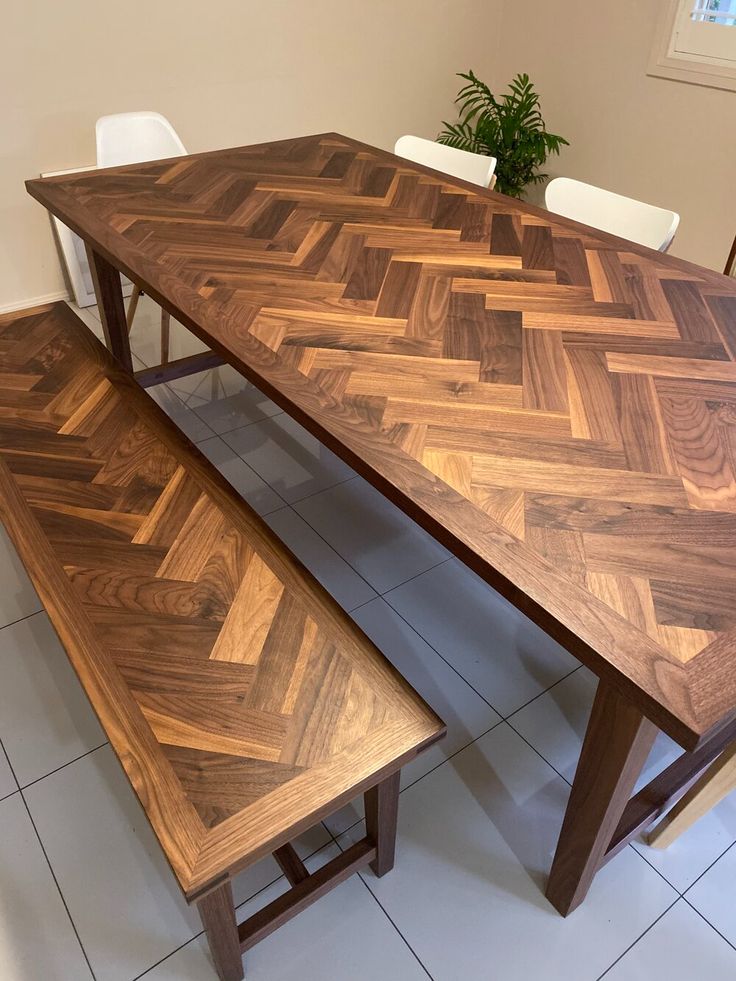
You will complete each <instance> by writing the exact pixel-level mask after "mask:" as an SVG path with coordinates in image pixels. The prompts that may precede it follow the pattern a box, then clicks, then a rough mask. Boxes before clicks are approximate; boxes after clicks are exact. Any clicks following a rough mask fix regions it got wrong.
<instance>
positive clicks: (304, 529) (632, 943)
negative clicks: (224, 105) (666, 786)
mask: <svg viewBox="0 0 736 981" xmlns="http://www.w3.org/2000/svg"><path fill="white" fill-rule="evenodd" d="M85 320H86V322H87V323H88V325H89V326H90V327H91V328H92V329H95V330H96V331H97V332H99V321H98V320H97V318H96V312H95V310H94V309H93V308H92V309H90V310H87V311H86V312H85ZM157 324H158V312H157V309H156V307H155V304H153V303H152V302H151V301H150V300H149V299H148V298H144V299H143V300H142V301H141V308H140V310H139V314H138V316H137V318H136V325H135V327H134V330H133V333H132V345H133V350H134V353H135V354H136V355H137V357H138V358H140V359H141V362H143V363H146V364H151V363H152V362H154V361H155V360H156V358H157V348H156V344H157V339H158V335H157V332H156V331H157ZM200 347H201V346H200V345H199V342H197V341H196V340H194V339H192V338H191V337H190V336H189V335H187V333H186V332H185V331H184V329H183V328H180V327H178V326H175V327H174V329H173V331H172V357H181V356H184V355H186V354H190V353H193V351H194V350H198V349H200ZM154 394H155V397H156V399H157V401H158V402H159V404H160V405H162V407H163V408H164V409H165V411H167V412H168V413H169V414H170V415H171V417H172V418H173V419H174V420H175V421H176V423H177V424H178V425H179V426H181V428H182V429H183V430H184V431H185V432H186V433H187V434H188V435H189V436H190V438H192V439H193V440H195V441H196V442H198V443H199V445H200V448H201V449H202V451H203V452H204V453H205V455H207V456H208V457H209V459H210V460H212V461H213V463H214V464H215V465H216V466H218V467H219V468H220V469H221V470H222V472H223V474H224V475H225V476H226V478H227V479H228V480H229V481H230V482H231V483H232V485H233V486H234V487H235V489H236V490H237V491H238V492H239V493H240V494H241V495H242V496H243V497H244V498H245V499H246V500H248V501H249V502H250V503H251V505H252V506H253V507H254V508H255V509H256V510H257V511H259V512H260V513H261V514H263V515H264V516H265V519H266V520H267V522H268V523H269V524H270V525H271V527H272V528H273V529H274V531H275V532H276V534H278V535H279V536H280V537H281V538H282V539H283V540H284V541H285V542H286V543H287V545H288V546H289V547H290V548H291V549H292V550H293V551H294V552H295V553H296V554H297V555H298V556H299V557H300V559H301V560H302V561H303V562H304V563H305V564H306V565H307V566H308V567H309V568H311V569H312V571H313V572H314V574H315V575H316V576H317V578H318V579H319V580H320V581H321V582H322V583H323V584H324V585H325V587H326V588H327V589H328V590H329V591H330V592H332V594H333V595H334V596H335V597H336V599H337V600H338V602H340V603H341V604H342V606H343V607H344V608H345V609H347V610H348V611H350V612H351V613H352V616H353V617H354V619H355V620H356V622H357V623H358V624H359V625H360V626H361V627H362V628H363V629H364V630H365V631H366V633H367V634H368V635H369V636H370V637H371V638H373V640H374V641H375V642H376V643H377V644H378V646H379V647H380V648H381V649H382V650H383V651H384V652H385V653H386V655H387V657H389V659H390V660H392V661H393V663H394V664H396V666H397V667H398V669H399V670H400V671H401V672H402V673H403V674H404V675H405V676H406V677H407V678H408V679H409V680H410V681H411V682H412V684H414V686H415V687H416V688H417V689H418V690H419V691H420V692H421V693H422V694H423V695H424V696H425V697H426V698H427V699H428V700H429V701H430V702H431V704H432V705H434V706H435V708H436V709H437V710H438V711H439V713H440V714H441V715H442V716H443V717H444V718H445V720H446V721H447V723H448V736H447V739H446V740H445V742H444V743H443V744H440V745H438V746H436V747H434V748H433V749H432V750H430V752H428V753H427V754H426V755H425V756H424V757H423V758H420V759H418V760H416V761H415V762H414V763H413V764H411V765H410V766H408V767H406V770H405V772H404V774H403V780H402V788H403V789H402V795H401V799H402V806H401V819H400V837H399V847H398V858H397V865H396V868H395V869H394V871H393V872H392V873H391V874H390V875H388V876H386V877H385V878H383V879H381V880H378V879H376V878H375V877H374V876H373V875H372V873H370V872H366V873H365V874H363V875H361V876H356V877H353V878H352V879H351V880H349V881H348V882H346V883H344V884H343V885H341V886H340V887H339V888H338V889H336V890H335V891H334V892H333V893H331V894H330V895H328V896H327V897H325V898H323V899H322V900H320V901H319V902H318V903H317V904H316V905H314V906H313V907H311V908H310V909H309V910H308V911H306V912H304V913H303V914H301V915H300V916H299V917H297V918H296V919H295V920H293V921H292V922H291V923H289V924H288V925H287V926H285V927H283V928H282V929H281V930H279V931H277V932H276V933H275V934H274V935H272V936H271V937H270V938H268V939H267V940H266V941H264V942H263V943H262V944H260V945H259V946H258V947H257V948H255V949H254V950H253V951H252V952H250V954H249V955H248V958H247V964H248V977H249V978H250V979H251V981H297V979H299V981H312V979H314V981H369V979H370V981H374V979H376V978H380V979H381V981H415V979H416V981H419V979H421V978H425V979H426V978H427V977H429V978H432V979H435V981H460V979H462V981H488V979H494V981H516V979H522V978H523V979H525V981H526V979H530V978H540V979H545V981H547V979H551V981H556V979H559V981H595V979H598V978H602V977H604V976H605V978H607V979H610V981H638V979H641V981H644V979H646V981H652V979H659V978H663V979H664V978H667V981H691V979H693V978H696V977H703V978H708V979H709V981H726V979H727V978H729V979H730V978H733V977H736V949H735V948H736V912H734V910H735V909H736V905H735V904H734V902H733V896H734V890H733V883H734V881H736V847H733V846H734V844H735V843H736V800H729V799H727V800H725V801H723V803H722V804H720V805H719V806H718V807H717V808H715V809H714V811H713V812H712V813H711V814H709V815H708V816H707V817H706V818H705V819H703V820H702V821H701V822H699V823H698V824H696V825H695V826H694V827H693V828H691V829H690V830H689V831H688V832H686V834H684V835H683V836H682V838H680V839H679V840H678V841H677V842H676V843H675V844H674V845H672V846H671V847H670V848H669V849H667V850H666V851H663V852H660V851H656V850H654V849H651V848H649V847H648V846H647V845H646V844H645V843H644V842H642V841H640V842H637V843H635V844H634V845H632V846H630V847H628V848H626V849H625V850H624V851H623V852H622V853H621V854H620V855H619V856H618V857H617V858H616V859H615V860H614V861H612V862H611V863H610V864H609V865H608V866H606V868H605V869H604V870H603V872H602V873H601V874H600V875H599V877H598V878H597V879H596V882H595V883H594V886H593V889H592V890H591V893H590V896H589V898H588V900H587V901H586V903H585V904H584V905H583V906H582V907H581V908H580V909H579V910H577V911H576V912H575V913H574V914H573V915H572V916H570V917H568V918H567V919H564V920H563V919H562V918H561V917H559V916H558V915H557V914H556V913H555V912H554V911H553V910H552V909H551V907H550V906H549V905H548V903H547V902H546V900H545V899H544V895H543V891H542V889H543V884H544V877H545V874H546V872H547V870H548V868H549V863H550V860H551V855H552V851H553V848H554V842H555V836H556V834H557V831H558V828H559V824H560V821H561V818H562V813H563V809H564V806H565V801H566V799H567V795H568V792H569V782H570V780H571V779H572V776H573V773H574V768H575V762H576V755H577V752H578V750H579V746H580V741H581V738H582V734H583V731H584V727H585V723H586V719H587V714H588V712H589V710H590V704H591V700H592V697H593V693H594V689H595V679H594V678H593V677H592V676H591V675H590V674H589V673H588V672H587V671H586V669H584V668H580V667H579V666H578V662H577V661H575V660H574V659H573V658H571V657H570V656H569V655H568V654H567V653H566V652H565V651H563V650H562V649H561V648H559V647H558V646H557V645H555V644H554V643H553V642H552V641H550V640H549V639H548V638H546V637H545V636H544V635H543V634H541V633H540V632H539V631H538V630H537V629H536V628H535V627H534V626H533V625H532V624H530V623H529V622H528V621H526V620H524V618H523V617H522V616H521V615H520V614H518V613H517V612H516V611H515V610H514V609H513V608H512V607H510V606H509V605H508V604H507V603H506V602H505V601H504V600H503V599H501V597H499V596H498V595H497V594H496V593H494V592H493V591H492V590H490V589H489V588H488V587H486V586H485V585H484V584H483V583H482V582H480V580H478V579H477V578H476V577H475V576H473V575H472V574H471V573H469V572H467V570H465V569H464V568H463V567H462V566H461V565H460V564H459V563H458V562H457V561H456V560H454V559H449V558H448V556H447V553H446V552H445V551H444V549H442V548H440V546H438V545H437V544H436V543H435V542H433V541H432V540H431V539H429V538H428V537H427V536H426V535H425V534H424V533H423V532H422V531H421V530H420V529H418V528H417V527H416V526H415V525H413V524H412V523H411V522H409V521H408V520H407V519H406V518H404V517H403V515H401V514H400V513H399V512H396V511H395V509H393V508H392V507H391V506H390V505H387V504H386V502H385V501H383V500H382V499H381V498H380V496H379V495H377V494H376V493H375V492H374V491H372V489H371V488H370V487H368V485H366V484H364V482H363V481H362V480H361V479H359V478H356V477H355V475H354V474H353V472H352V471H351V470H350V468H349V467H346V466H345V464H343V463H342V462H341V461H339V460H338V459H337V458H336V457H334V455H333V454H331V453H329V452H328V451H327V450H325V449H324V448H323V447H321V446H320V445H319V443H317V442H316V441H315V440H314V439H313V438H312V437H309V436H308V435H307V434H306V433H305V432H304V430H302V429H301V428H300V427H298V426H297V425H296V424H295V423H293V422H292V421H291V420H290V419H289V417H288V416H285V415H284V414H283V413H281V412H280V411H279V409H278V407H277V406H275V405H274V403H273V402H270V401H269V400H268V399H266V398H265V397H264V396H262V395H261V394H260V393H259V392H257V390H256V389H254V388H253V386H251V385H249V384H248V383H246V382H245V381H244V380H243V379H241V378H239V376H237V374H236V373H235V372H233V371H232V370H231V369H229V368H220V369H214V370H213V371H210V372H205V373H203V374H202V375H199V376H195V377H192V378H187V379H182V380H180V381H178V382H175V383H172V384H170V385H165V386H158V389H157V391H156V392H155V393H154ZM40 610H41V605H40V603H39V601H38V598H37V597H36V595H35V593H34V591H33V588H32V587H31V585H30V583H29V582H28V579H27V577H26V576H25V574H24V572H23V570H22V568H21V567H20V565H19V563H18V561H17V558H16V556H15V554H14V552H13V550H12V547H11V546H10V544H9V542H8V540H7V538H6V537H5V535H4V534H2V533H0V741H1V742H2V749H1V750H0V827H1V828H2V832H3V833H2V835H0V978H2V981H57V979H58V981H88V979H92V978H96V979H98V981H133V979H134V978H139V977H142V978H146V979H148V981H215V978H216V975H215V972H214V969H213V967H212V964H211V961H210V959H209V954H208V952H207V947H206V944H205V943H204V941H203V938H202V935H201V929H200V925H199V922H198V919H197V916H196V914H195V913H194V911H193V910H191V909H188V908H187V907H186V904H185V903H184V902H183V901H182V898H181V895H180V893H179V891H178V888H177V886H176V884H175V882H174V880H173V878H172V875H171V873H170V871H169V869H168V867H167V866H166V863H165V861H164V859H163V856H162V853H161V851H160V849H159V848H158V846H157V845H156V843H155V841H154V839H153V837H152V835H151V832H150V830H149V828H148V825H147V823H146V821H145V819H144V818H143V814H142V811H141V809H140V807H139V805H138V803H137V802H136V800H135V798H134V796H133V794H132V792H131V791H130V789H129V787H128V785H127V782H126V781H125V779H124V778H123V776H122V773H121V771H120V768H119V766H118V764H117V762H116V761H115V759H114V757H113V754H112V752H111V750H110V748H109V747H108V746H107V745H105V744H104V735H103V734H102V733H101V732H100V730H99V727H98V725H97V723H96V721H95V718H94V715H93V714H92V713H91V711H90V709H89V706H88V705H87V704H86V701H85V698H84V695H83V693H82V692H81V690H80V688H79V685H78V682H77V681H76V678H75V676H74V674H73V672H72V671H71V670H70V669H69V666H68V664H67V662H66V660H65V658H64V656H63V654H62V652H61V650H60V648H59V644H58V641H57V640H56V638H55V636H54V634H53V631H52V630H51V629H50V627H49V624H48V620H47V619H46V616H45V614H44V613H42V612H39V611H40ZM675 753H676V748H675V747H674V746H673V745H672V744H671V743H670V742H669V740H666V739H664V738H662V739H660V740H658V742H657V744H656V745H655V748H654V750H653V752H652V756H651V757H650V760H649V763H648V765H647V768H646V769H647V776H648V777H650V776H651V775H652V774H653V773H656V772H658V771H659V770H661V769H662V768H663V767H664V766H666V765H667V763H669V762H670V760H671V759H672V758H673V755H674V754H675ZM19 788H20V789H19ZM361 829H362V810H361V806H360V802H356V803H355V804H353V805H350V806H348V807H346V808H344V809H343V810H342V811H340V812H339V813H338V814H336V815H334V816H333V817H332V818H331V819H330V820H329V821H327V822H326V826H322V825H320V826H318V827H317V828H315V829H312V831H311V832H309V833H308V834H307V835H305V836H303V838H302V839H300V841H299V843H298V847H299V851H300V853H301V854H302V856H303V857H304V858H305V860H307V864H308V865H310V867H312V868H315V867H317V866H318V865H319V864H321V863H322V862H324V861H327V860H328V859H329V858H330V857H331V856H332V855H333V854H335V853H336V850H337V849H338V848H339V847H340V846H345V845H347V844H348V843H349V842H350V841H351V840H352V839H354V838H355V836H357V835H360V834H361V833H362V830H361ZM234 885H235V894H236V898H237V901H238V903H240V904H242V910H243V911H245V912H248V913H250V912H252V911H254V910H255V909H257V908H258V907H259V906H261V905H263V904H264V903H266V902H268V901H269V900H270V899H272V898H273V897H274V896H276V895H278V893H279V892H280V891H281V890H282V889H283V888H284V881H283V879H282V878H281V877H280V876H279V870H278V867H277V866H276V865H275V863H274V862H273V860H271V859H267V860H264V861H262V862H260V863H258V864H257V865H256V866H254V867H253V868H251V869H249V870H247V871H246V872H245V873H243V874H241V875H240V876H238V877H237V879H236V881H235V884H234Z"/></svg>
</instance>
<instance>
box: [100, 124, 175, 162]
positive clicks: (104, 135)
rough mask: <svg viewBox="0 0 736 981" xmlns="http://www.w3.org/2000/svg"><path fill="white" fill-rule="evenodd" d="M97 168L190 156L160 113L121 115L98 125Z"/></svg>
mask: <svg viewBox="0 0 736 981" xmlns="http://www.w3.org/2000/svg"><path fill="white" fill-rule="evenodd" d="M95 136H96V139H97V166H98V167H121V166H123V165H124V164H133V163H143V162H144V161H146V160H164V159H166V158H167V157H182V156H184V155H185V154H186V152H187V151H186V149H185V147H184V144H183V143H182V141H181V140H180V139H179V136H178V134H177V132H176V130H175V129H174V127H173V126H172V125H171V123H170V122H169V121H168V119H166V117H165V116H162V115H161V114H160V113H158V112H119V113H116V114H115V115H112V116H101V117H100V118H99V119H98V120H97V123H96V124H95Z"/></svg>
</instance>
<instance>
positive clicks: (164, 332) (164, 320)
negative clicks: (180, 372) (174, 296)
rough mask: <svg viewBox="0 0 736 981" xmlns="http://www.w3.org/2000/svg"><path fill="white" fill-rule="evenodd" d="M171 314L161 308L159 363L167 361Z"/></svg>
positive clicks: (166, 362)
mask: <svg viewBox="0 0 736 981" xmlns="http://www.w3.org/2000/svg"><path fill="white" fill-rule="evenodd" d="M170 323H171V315H170V314H169V311H168V310H164V309H163V308H162V309H161V364H168V363H169V327H170Z"/></svg>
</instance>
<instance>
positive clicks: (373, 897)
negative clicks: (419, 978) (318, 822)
mask: <svg viewBox="0 0 736 981" xmlns="http://www.w3.org/2000/svg"><path fill="white" fill-rule="evenodd" d="M338 847H339V845H338ZM340 851H342V849H340ZM358 879H359V880H360V882H361V883H362V884H363V886H364V887H365V888H366V889H367V890H368V895H369V896H370V897H371V898H372V899H373V901H374V903H376V905H377V906H378V908H379V909H380V910H381V912H382V913H383V915H384V916H385V917H386V919H387V920H388V922H389V923H390V924H391V926H392V927H393V928H394V930H395V931H396V932H397V933H398V935H399V936H400V937H401V939H402V940H403V941H404V943H405V944H406V946H407V948H408V949H409V950H410V951H411V953H412V955H413V956H414V958H415V959H416V962H417V964H418V965H419V966H420V967H421V969H422V970H423V971H424V973H425V974H426V975H427V977H428V978H429V979H430V981H434V978H433V977H432V975H431V974H430V973H429V970H428V969H427V966H426V965H425V964H424V962H423V961H422V959H421V958H420V956H419V954H417V952H416V951H415V950H414V948H413V947H412V945H411V944H410V943H409V941H408V940H407V939H406V937H405V936H404V934H403V933H402V932H401V930H399V928H398V926H397V925H396V923H395V922H394V920H393V919H392V918H391V916H390V914H389V913H388V911H387V910H386V907H385V906H384V905H383V903H382V902H381V900H380V899H379V898H378V897H377V896H376V894H375V893H374V892H373V890H372V889H371V887H370V886H369V885H368V883H367V882H366V881H365V879H364V878H363V873H362V872H360V871H358Z"/></svg>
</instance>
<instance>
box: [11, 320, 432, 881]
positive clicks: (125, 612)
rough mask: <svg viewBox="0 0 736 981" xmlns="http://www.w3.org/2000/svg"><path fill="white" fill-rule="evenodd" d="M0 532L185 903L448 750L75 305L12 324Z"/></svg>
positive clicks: (405, 692) (422, 712)
mask: <svg viewBox="0 0 736 981" xmlns="http://www.w3.org/2000/svg"><path fill="white" fill-rule="evenodd" d="M0 515H2V518H3V520H4V522H5V523H6V525H7V527H8V531H9V533H10V535H11V537H12V538H13V539H14V541H15V543H16V545H17V547H18V550H19V552H20V554H21V556H22V558H23V559H24V561H25V562H26V564H27V565H28V566H29V568H30V571H31V574H32V576H33V578H34V582H35V585H36V586H37V588H38V590H39V593H40V595H41V597H42V599H43V601H44V604H45V605H46V607H47V609H48V610H49V613H50V616H51V619H52V622H53V623H54V625H55V627H56V629H57V632H58V633H59V635H60V637H61V639H62V641H63V642H64V644H65V646H66V648H67V651H68V653H69V656H70V658H71V660H72V662H73V663H74V666H75V668H76V670H77V673H78V674H79V676H80V678H81V680H82V682H83V684H84V686H85V688H86V690H87V692H88V694H89V696H90V698H91V700H92V703H93V705H94V707H95V709H96V711H97V713H98V715H99V716H100V718H101V720H102V722H103V725H104V726H105V729H106V730H107V732H108V734H109V736H110V739H111V742H112V743H113V746H114V748H115V750H116V752H117V754H118V756H119V758H120V760H121V762H122V764H123V766H124V768H125V770H126V772H127V774H128V777H129V778H130V780H131V783H132V784H133V786H134V788H135V789H136V792H137V794H138V796H139V798H140V800H141V803H142V804H143V807H144V809H145V810H146V813H147V814H148V817H149V818H150V820H151V823H152V825H153V827H154V830H155V832H156V834H157V836H158V838H159V840H160V841H161V843H162V846H163V847H164V850H165V851H166V853H167V855H168V858H169V860H170V862H171V864H172V867H173V868H174V871H175V872H176V874H177V876H178V878H179V882H180V884H181V885H182V888H183V889H184V891H185V893H186V894H187V895H188V896H189V897H190V898H191V897H192V896H193V895H195V894H196V893H198V892H201V890H202V889H203V888H205V887H206V886H207V885H208V884H210V883H211V882H213V881H215V880H217V879H218V878H222V877H223V875H224V874H225V873H226V872H228V871H230V870H232V869H233V868H237V867H239V866H242V865H245V864H249V863H250V861H252V860H254V859H255V858H257V857H259V856H260V855H262V854H264V853H266V852H268V851H273V850H274V849H275V848H277V847H279V845H281V844H283V843H284V842H285V841H288V840H289V839H290V838H292V837H293V836H294V833H298V831H299V829H300V828H301V829H304V828H306V827H309V826H310V825H311V824H313V823H315V821H317V820H319V818H320V816H322V815H323V814H324V813H329V812H330V811H332V810H334V809H336V807H338V806H340V803H341V802H343V801H346V800H348V799H350V798H351V797H352V796H354V795H355V793H357V792H360V791H361V790H363V789H365V787H366V786H368V785H372V784H374V783H375V782H376V780H377V779H379V776H380V775H381V774H384V773H390V772H391V771H392V770H396V769H397V768H398V767H399V766H400V765H401V764H402V762H403V761H405V760H406V759H409V758H411V757H412V756H414V755H415V754H416V752H417V751H418V750H419V749H420V748H421V747H422V746H423V745H425V744H427V743H428V742H430V741H432V740H434V739H435V738H437V737H438V736H439V735H441V733H442V725H441V723H440V722H439V720H438V719H437V717H436V716H435V715H434V713H433V712H432V711H431V710H430V709H429V708H428V707H427V706H426V705H425V704H424V703H423V702H422V701H421V699H420V698H419V697H418V696H417V695H416V694H415V693H414V692H413V690H412V689H411V688H410V687H409V685H407V684H406V682H404V681H403V679H402V678H401V677H400V676H399V675H398V674H397V673H396V672H395V671H394V670H393V669H392V668H391V666H390V665H389V664H388V662H387V661H385V659H384V658H383V657H382V655H381V654H380V653H379V652H378V651H377V650H376V649H375V648H374V647H373V646H372V645H371V643H370V642H369V641H368V640H367V638H366V637H365V636H364V635H363V634H362V633H361V632H360V631H359V630H358V628H357V627H356V626H355V625H354V624H353V623H352V621H351V620H350V619H349V618H348V617H347V616H346V615H345V614H343V613H342V611H341V610H340V609H339V608H338V607H337V605H336V604H335V603H334V602H333V601H332V600H331V599H330V598H329V597H328V596H327V594H326V593H325V592H324V591H323V590H322V589H321V587H319V586H318V585H317V584H316V583H315V582H314V580H312V578H311V576H309V574H308V573H307V572H306V571H305V570H304V569H303V568H302V567H301V566H298V565H297V564H296V563H295V562H294V560H293V559H292V558H291V557H290V555H289V554H288V553H287V552H286V551H285V550H284V548H283V547H282V546H281V545H280V543H279V542H278V539H276V538H275V536H273V535H272V534H271V533H270V532H269V530H268V529H267V527H266V526H265V525H264V524H263V523H262V522H261V521H260V519H258V518H257V517H256V516H255V515H254V513H253V512H252V511H251V510H250V509H249V508H248V507H247V505H244V504H243V503H242V502H241V501H240V500H239V498H237V497H236V495H234V493H233V492H232V491H231V490H230V489H229V487H228V485H226V484H225V483H224V482H222V481H220V479H219V475H216V473H215V471H214V470H213V468H211V467H210V465H209V464H208V463H207V462H206V461H205V460H204V459H203V458H201V457H199V455H198V454H197V451H196V450H195V449H194V448H193V447H190V446H189V445H188V444H187V443H186V441H185V440H184V439H183V437H182V436H181V434H179V433H178V431H177V430H176V429H175V428H174V427H172V426H171V425H170V423H169V422H168V420H167V419H166V418H165V417H164V416H163V414H162V413H161V412H160V411H159V410H158V407H157V406H156V405H155V404H154V403H153V402H152V401H151V400H150V399H149V398H148V397H147V396H146V395H145V394H144V393H143V392H142V391H141V390H140V389H139V388H138V386H136V385H135V383H133V382H132V381H131V380H130V379H129V378H128V377H127V376H125V375H124V374H123V373H122V372H120V371H116V370H115V369H114V367H113V362H112V359H111V358H110V357H109V355H107V353H106V352H105V351H104V349H103V348H102V346H101V345H100V344H99V343H98V342H97V341H96V340H95V339H94V338H93V337H92V335H91V334H90V333H89V331H87V329H86V328H85V327H84V325H83V324H81V322H80V321H78V320H77V319H76V318H75V317H74V316H73V315H72V314H71V312H70V311H69V310H68V308H67V307H66V306H65V305H63V304H60V305H57V306H53V307H48V308H41V309H39V310H37V311H35V312H32V313H30V314H28V315H26V316H12V317H5V318H2V319H0Z"/></svg>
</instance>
